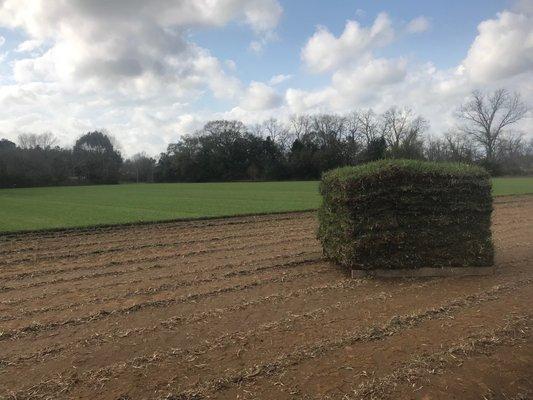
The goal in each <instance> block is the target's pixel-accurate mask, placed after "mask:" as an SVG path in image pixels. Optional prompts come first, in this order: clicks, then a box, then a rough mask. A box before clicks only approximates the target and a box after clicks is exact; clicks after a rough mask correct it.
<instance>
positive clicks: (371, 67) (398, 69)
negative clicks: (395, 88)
mask: <svg viewBox="0 0 533 400" xmlns="http://www.w3.org/2000/svg"><path fill="white" fill-rule="evenodd" d="M406 67H407V62H406V61H405V60H403V59H400V60H388V59H383V58H379V59H370V60H368V62H366V63H364V64H361V65H359V66H357V67H356V68H353V69H341V70H339V71H337V72H335V74H333V77H332V84H333V87H335V89H336V90H337V91H338V92H339V93H345V94H346V95H348V96H350V97H353V98H358V97H361V96H368V95H373V94H376V89H377V90H379V89H382V88H383V87H385V86H388V85H392V84H395V83H398V82H401V81H402V80H403V79H404V78H405V76H406Z"/></svg>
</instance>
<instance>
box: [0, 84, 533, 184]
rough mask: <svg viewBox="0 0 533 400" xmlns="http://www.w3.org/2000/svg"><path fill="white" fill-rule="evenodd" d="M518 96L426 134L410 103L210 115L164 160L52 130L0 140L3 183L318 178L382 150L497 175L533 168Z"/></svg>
mask: <svg viewBox="0 0 533 400" xmlns="http://www.w3.org/2000/svg"><path fill="white" fill-rule="evenodd" d="M527 111H528V110H527V107H526V105H525V103H524V102H522V100H521V99H520V96H519V95H518V94H513V93H510V92H508V91H506V90H503V89H502V90H497V91H495V92H493V93H490V94H484V93H482V92H477V91H476V92H473V93H472V95H471V97H470V99H469V100H468V101H467V102H465V103H464V104H463V105H461V107H460V108H459V109H458V110H457V112H456V117H457V126H456V128H455V129H454V130H452V131H449V132H447V133H445V134H444V135H443V136H441V137H430V136H428V135H427V131H428V129H429V122H428V121H427V120H426V119H425V118H423V117H422V116H420V115H416V114H415V113H413V112H412V110H410V109H408V108H399V107H391V108H389V109H388V110H387V111H385V112H384V113H382V114H377V113H375V112H374V111H373V110H371V109H367V110H359V111H354V112H351V113H349V114H346V115H338V114H316V115H294V116H292V117H291V118H290V119H289V121H287V122H285V123H282V122H281V121H279V120H277V119H274V118H271V119H268V120H266V121H264V122H263V123H260V124H256V125H253V126H246V125H245V124H243V123H242V122H240V121H228V120H218V121H210V122H208V123H206V124H205V125H204V127H203V128H202V129H200V130H199V131H196V132H194V133H192V134H189V135H185V136H183V137H181V138H180V139H179V140H178V141H177V142H176V143H172V144H170V145H169V146H168V148H167V150H166V151H165V152H164V153H161V154H160V155H159V157H158V158H157V159H154V158H151V157H149V156H146V155H145V154H137V155H135V156H133V157H131V158H129V159H124V158H123V157H122V155H121V154H120V151H119V150H118V149H117V144H116V142H115V141H114V139H113V138H112V137H111V136H110V135H108V134H106V133H105V132H99V131H95V132H89V133H87V134H85V135H83V136H81V137H80V138H78V140H77V141H76V143H75V144H74V146H73V148H72V149H66V148H62V147H60V146H58V145H57V140H56V139H55V137H54V136H53V135H52V134H50V133H45V134H41V135H35V134H24V135H20V136H19V138H18V144H15V143H14V142H11V141H9V140H7V139H1V140H0V186H1V187H19V186H41V185H65V184H87V183H90V184H109V183H118V182H154V181H155V182H205V181H228V180H282V179H318V178H320V175H321V174H322V172H324V171H326V170H329V169H332V168H336V167H339V166H344V165H356V164H360V163H365V162H368V161H373V160H378V159H382V158H410V159H426V160H430V161H460V162H466V163H471V164H479V165H482V166H484V167H486V168H487V169H488V170H489V171H490V172H491V173H492V174H493V175H502V174H507V175H510V174H531V173H533V140H531V139H530V140H529V142H528V141H526V139H525V136H524V135H523V134H521V133H519V132H517V131H516V130H514V129H513V127H514V126H516V123H517V122H518V121H520V120H521V119H523V118H525V117H526V114H527Z"/></svg>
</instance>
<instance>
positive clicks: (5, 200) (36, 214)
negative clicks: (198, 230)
mask: <svg viewBox="0 0 533 400" xmlns="http://www.w3.org/2000/svg"><path fill="white" fill-rule="evenodd" d="M525 193H533V178H496V179H494V194H495V195H496V196H498V195H510V194H525ZM319 202H320V196H319V194H318V182H259V183H252V182H241V183H169V184H166V183H157V184H137V185H136V184H128V185H113V186H72V187H45V188H21V189H1V190H0V232H6V231H18V230H33V229H48V228H64V227H83V226H91V225H100V224H119V223H127V222H136V221H157V220H168V219H177V218H197V217H215V216H228V215H238V214H251V213H271V212H282V211H297V210H307V209H313V208H316V207H318V204H319Z"/></svg>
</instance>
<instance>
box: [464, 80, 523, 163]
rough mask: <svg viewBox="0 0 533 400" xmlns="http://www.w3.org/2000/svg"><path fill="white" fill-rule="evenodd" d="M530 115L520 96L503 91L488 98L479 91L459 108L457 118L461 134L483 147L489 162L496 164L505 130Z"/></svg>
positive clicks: (497, 91)
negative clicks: (460, 122)
mask: <svg viewBox="0 0 533 400" xmlns="http://www.w3.org/2000/svg"><path fill="white" fill-rule="evenodd" d="M526 113H527V106H526V104H525V103H524V102H522V100H521V98H520V94H518V93H513V94H511V93H509V92H508V91H507V90H506V89H499V90H496V91H494V92H493V93H492V94H490V95H487V94H485V93H483V92H481V91H478V90H475V91H473V92H472V96H471V98H470V99H469V100H468V101H467V102H466V103H465V104H463V105H462V106H461V107H460V108H459V110H458V111H457V117H458V118H459V119H460V120H461V121H462V122H463V123H462V125H461V126H460V130H461V131H462V132H463V133H464V134H465V135H467V136H469V137H470V138H471V139H472V140H474V141H475V142H476V143H477V144H478V145H480V146H482V147H483V149H484V151H485V157H486V159H487V160H492V159H493V158H494V156H495V154H496V148H497V146H498V142H499V141H500V140H501V138H502V135H503V134H504V133H505V130H506V129H507V128H508V127H509V126H511V125H513V124H515V123H517V122H518V121H520V120H521V119H523V118H524V117H525V116H526Z"/></svg>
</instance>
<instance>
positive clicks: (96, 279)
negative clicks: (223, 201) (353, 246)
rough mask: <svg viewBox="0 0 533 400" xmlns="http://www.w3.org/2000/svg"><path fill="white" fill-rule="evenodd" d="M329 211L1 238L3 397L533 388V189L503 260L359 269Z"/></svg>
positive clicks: (518, 206)
mask: <svg viewBox="0 0 533 400" xmlns="http://www.w3.org/2000/svg"><path fill="white" fill-rule="evenodd" d="M316 227H317V222H316V218H315V214H314V213H312V212H306V213H293V214H277V215H268V216H257V217H237V218H228V219H218V220H216V219H215V220H204V221H195V222H173V223H162V224H153V225H138V226H129V227H115V228H101V229H87V230H78V231H63V232H48V233H27V234H18V235H7V236H3V237H0V398H6V399H67V398H75V399H80V398H83V399H123V400H125V399H203V398H206V399H208V398H211V399H214V398H216V399H339V400H341V399H388V398H390V399H461V400H463V399H483V398H484V399H527V398H533V397H532V396H533V383H532V382H533V381H532V376H533V339H532V331H531V328H532V325H533V307H532V304H533V285H532V283H533V196H522V197H519V196H517V197H500V198H498V199H496V200H495V211H494V214H493V232H494V239H495V244H496V268H497V269H496V271H497V272H496V274H495V275H494V276H488V277H463V278H455V277H454V278H426V279H403V280H397V279H396V280H373V279H368V280H356V279H351V278H349V276H348V272H347V271H344V270H342V269H339V268H337V267H335V266H333V265H331V264H329V263H328V262H326V261H324V260H322V257H321V250H320V246H319V244H318V242H317V241H316V239H315V231H316Z"/></svg>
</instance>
